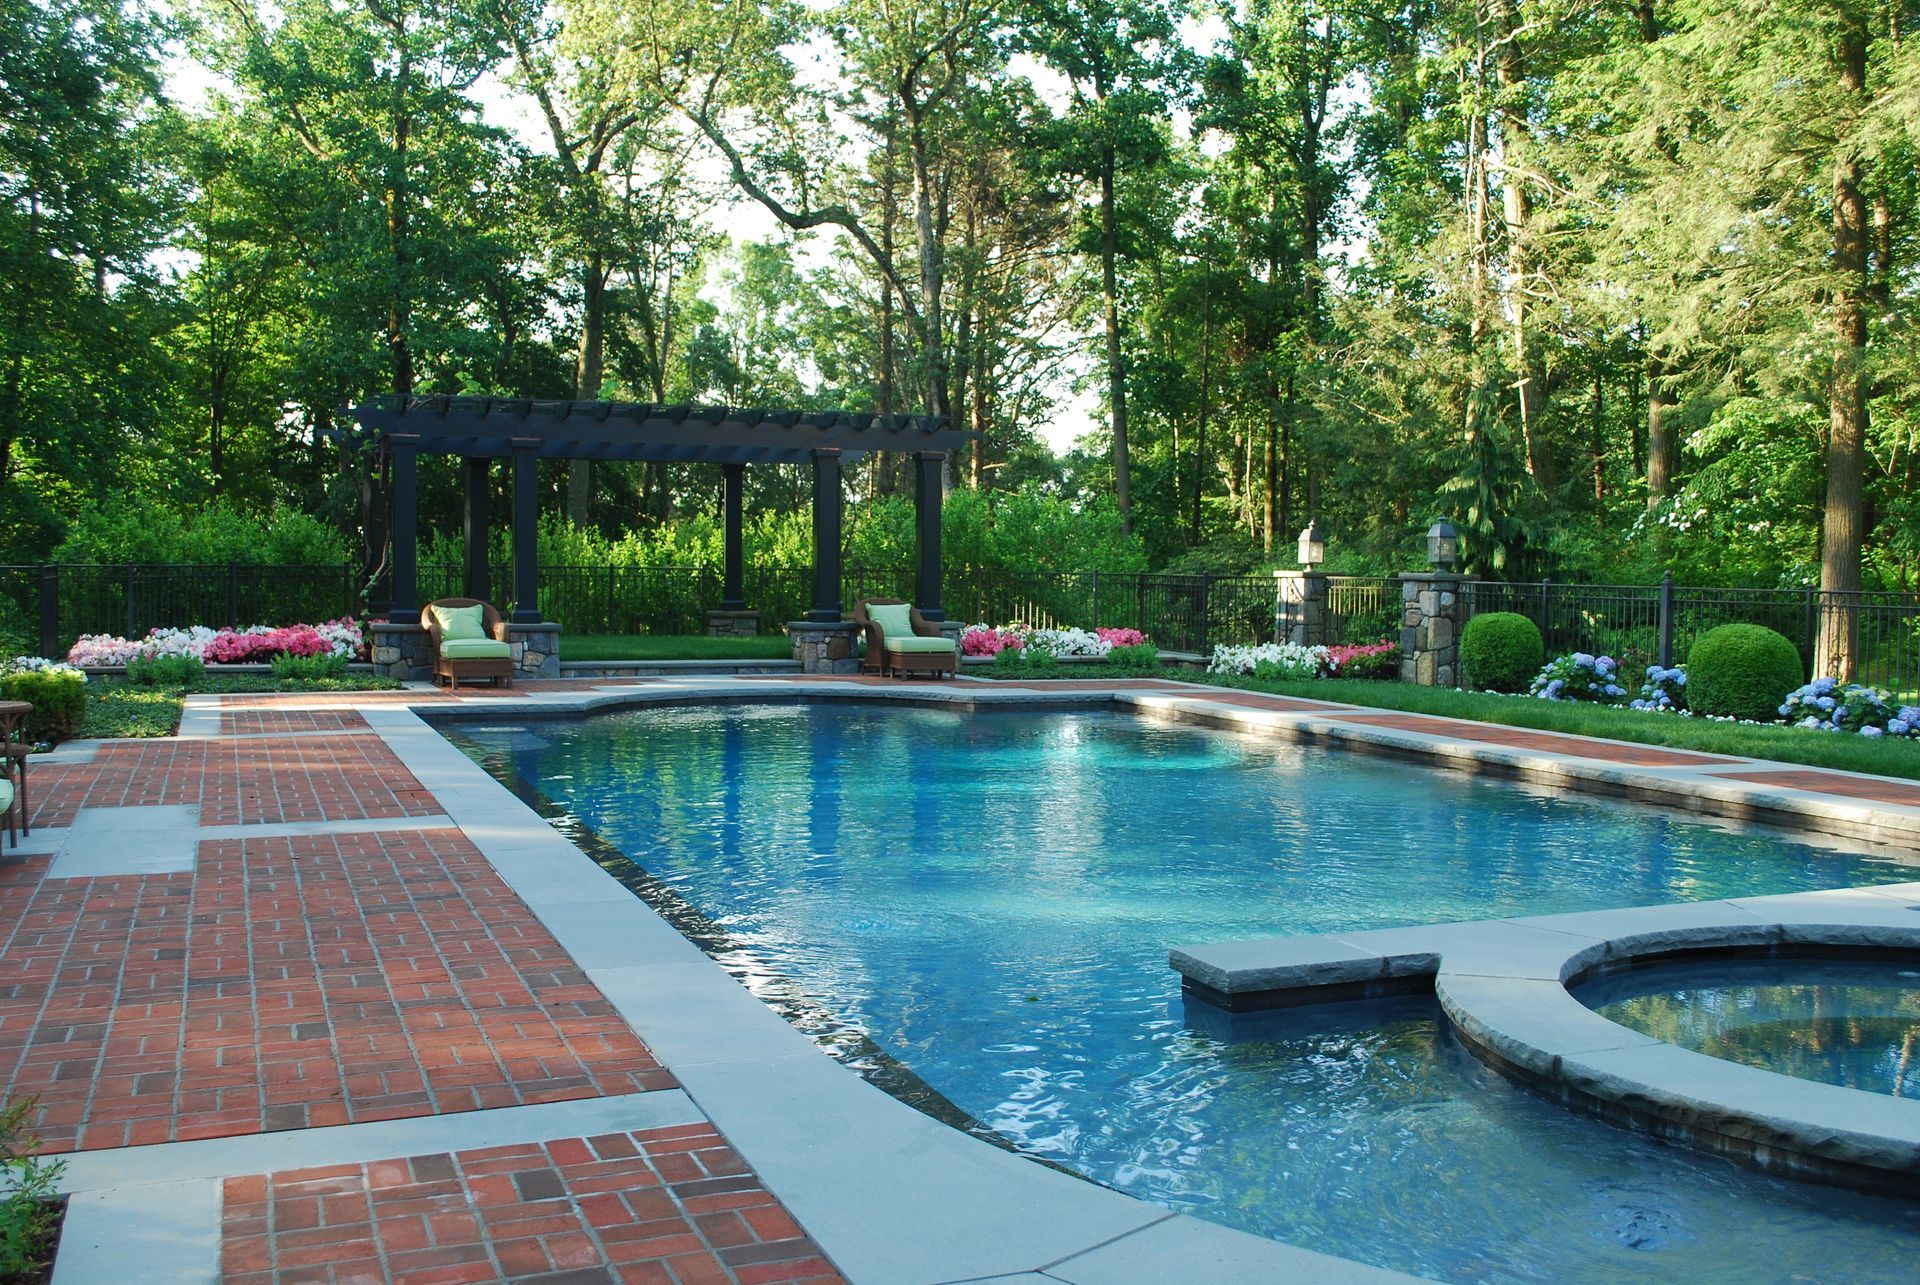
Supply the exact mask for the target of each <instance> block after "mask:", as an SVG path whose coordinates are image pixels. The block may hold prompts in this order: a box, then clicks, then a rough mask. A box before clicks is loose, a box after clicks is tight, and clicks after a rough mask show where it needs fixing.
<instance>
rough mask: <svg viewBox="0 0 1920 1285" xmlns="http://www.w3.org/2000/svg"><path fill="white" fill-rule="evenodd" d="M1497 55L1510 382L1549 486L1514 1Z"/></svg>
mask: <svg viewBox="0 0 1920 1285" xmlns="http://www.w3.org/2000/svg"><path fill="white" fill-rule="evenodd" d="M1498 21H1499V37H1500V44H1499V52H1498V53H1497V55H1496V56H1495V59H1494V72H1495V75H1496V77H1497V78H1498V81H1499V85H1500V97H1499V100H1498V101H1499V115H1500V150H1501V167H1500V205H1501V212H1502V214H1503V216H1504V218H1505V223H1506V237H1507V281H1508V282H1509V287H1508V296H1507V312H1508V315H1509V316H1510V318H1511V320H1512V330H1513V369H1514V382H1515V385H1516V390H1517V392H1518V394H1519V397H1518V403H1519V408H1520V436H1521V441H1522V442H1523V443H1524V444H1525V447H1526V459H1527V473H1528V475H1529V476H1531V477H1532V478H1533V479H1534V480H1535V481H1536V482H1538V483H1540V485H1541V486H1543V487H1546V486H1551V485H1552V479H1551V478H1549V477H1547V476H1546V472H1547V468H1548V461H1547V454H1546V446H1545V442H1544V440H1543V433H1544V431H1545V427H1546V425H1545V423H1544V422H1543V420H1542V415H1543V412H1544V411H1545V408H1546V388H1547V384H1546V379H1545V377H1544V375H1543V374H1542V372H1541V370H1540V354H1539V346H1538V344H1537V342H1536V341H1535V339H1534V336H1533V335H1532V334H1531V333H1530V332H1529V330H1528V324H1527V319H1528V311H1527V304H1528V295H1527V291H1528V290H1529V289H1530V288H1531V280H1532V276H1533V271H1534V262H1533V247H1532V241H1531V226H1530V225H1531V222H1532V219H1533V197H1532V195H1531V194H1530V193H1529V192H1528V191H1527V180H1526V165H1527V150H1528V149H1527V144H1528V142H1529V141H1530V137H1531V135H1530V130H1531V128H1532V126H1531V124H1530V123H1529V121H1528V120H1527V104H1526V85H1527V73H1526V63H1525V60H1524V57H1523V55H1522V53H1521V49H1520V27H1521V23H1520V11H1519V5H1518V4H1517V3H1516V0H1500V3H1499V6H1498Z"/></svg>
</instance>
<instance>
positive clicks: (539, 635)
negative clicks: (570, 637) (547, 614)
mask: <svg viewBox="0 0 1920 1285" xmlns="http://www.w3.org/2000/svg"><path fill="white" fill-rule="evenodd" d="M507 646H509V647H511V648H512V649H513V673H514V677H516V678H558V677H560V626H559V625H557V624H555V623H554V622H553V621H551V620H543V621H540V622H539V623H537V624H522V623H520V622H518V621H511V620H510V621H508V622H507Z"/></svg>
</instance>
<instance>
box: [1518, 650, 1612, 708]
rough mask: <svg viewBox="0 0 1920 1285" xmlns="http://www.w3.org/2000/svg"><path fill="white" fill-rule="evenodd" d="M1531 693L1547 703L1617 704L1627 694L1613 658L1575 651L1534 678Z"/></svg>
mask: <svg viewBox="0 0 1920 1285" xmlns="http://www.w3.org/2000/svg"><path fill="white" fill-rule="evenodd" d="M1527 691H1528V693H1529V694H1531V695H1533V696H1537V697H1539V698H1540V699H1541V700H1545V701H1598V702H1599V703H1601V704H1603V705H1613V704H1617V703H1618V702H1619V700H1620V699H1621V697H1623V696H1625V695H1626V694H1627V689H1626V688H1624V687H1622V686H1621V685H1620V663H1619V662H1618V661H1616V660H1615V659H1614V658H1613V657H1611V656H1594V655H1591V654H1589V653H1587V652H1584V651H1576V652H1574V653H1573V654H1572V655H1568V656H1555V657H1554V658H1553V659H1552V660H1550V661H1548V662H1547V663H1546V664H1545V665H1543V666H1542V667H1541V669H1540V672H1539V673H1538V674H1536V675H1534V679H1533V685H1532V686H1531V687H1529V688H1528V689H1527Z"/></svg>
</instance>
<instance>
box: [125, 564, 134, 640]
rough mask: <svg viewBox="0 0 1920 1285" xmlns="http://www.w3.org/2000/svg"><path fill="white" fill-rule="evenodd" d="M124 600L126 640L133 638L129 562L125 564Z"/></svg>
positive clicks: (131, 577)
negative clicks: (125, 599) (125, 608)
mask: <svg viewBox="0 0 1920 1285" xmlns="http://www.w3.org/2000/svg"><path fill="white" fill-rule="evenodd" d="M126 598H127V604H126V605H127V633H126V636H127V637H128V638H131V637H133V564H132V563H131V562H129V563H128V564H127V584H126Z"/></svg>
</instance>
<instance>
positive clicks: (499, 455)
mask: <svg viewBox="0 0 1920 1285" xmlns="http://www.w3.org/2000/svg"><path fill="white" fill-rule="evenodd" d="M353 416H354V418H355V419H356V420H357V421H358V422H359V424H360V426H361V428H362V429H363V430H364V431H366V432H367V433H370V434H374V435H377V436H378V437H379V438H380V439H381V440H382V441H383V442H384V443H385V444H386V446H387V448H388V449H389V451H390V452H391V456H392V460H393V489H392V493H391V499H392V506H393V527H392V538H393V560H392V563H393V607H392V610H391V612H390V614H389V617H388V618H389V619H390V620H393V621H395V622H404V621H410V620H415V619H417V618H418V616H419V611H420V605H419V603H418V602H417V601H416V598H417V596H418V589H417V584H416V576H417V568H418V561H417V552H418V550H417V546H418V541H419V519H418V512H417V506H418V502H419V494H418V488H417V486H416V481H415V465H416V460H417V457H418V456H419V455H420V454H421V453H422V452H425V453H427V454H433V455H456V456H459V457H460V458H461V459H462V460H464V461H465V474H466V478H465V480H466V563H467V566H466V582H467V593H468V595H469V596H471V597H476V598H478V597H484V596H485V593H486V561H487V557H486V546H487V537H486V532H487V497H488V493H489V489H490V487H489V470H490V468H491V464H492V461H494V460H497V459H507V460H512V461H513V594H514V609H513V613H512V619H513V621H515V622H517V623H528V624H531V623H538V622H539V621H540V620H541V619H542V618H543V617H542V614H541V610H540V605H539V561H538V556H537V548H536V544H535V520H536V517H537V515H538V508H539V486H538V473H537V465H538V461H540V460H543V459H561V460H639V461H664V462H670V463H706V464H718V465H720V466H721V471H722V476H723V479H724V497H725V498H724V503H723V506H722V508H723V521H724V526H725V531H726V538H725V544H726V567H725V590H724V593H723V600H722V604H721V605H722V607H723V608H726V609H730V610H739V609H741V608H743V607H745V605H746V604H745V602H744V600H743V599H742V596H741V595H742V588H741V587H742V582H743V578H744V575H743V571H744V556H743V547H742V546H743V536H742V526H743V521H742V519H743V514H742V505H741V490H742V483H743V478H744V473H745V469H746V466H747V465H749V464H810V465H811V466H812V468H813V533H814V573H813V608H812V610H810V611H809V612H808V613H807V618H808V619H809V620H811V621H815V622H818V623H831V622H834V621H838V620H839V619H840V610H841V606H840V538H841V508H842V497H841V490H840V471H841V466H842V464H843V462H845V461H847V460H850V459H858V458H859V457H860V456H862V455H865V454H867V453H868V452H871V451H905V452H909V453H911V454H912V455H913V457H914V460H915V466H916V472H915V482H916V485H915V488H914V503H915V506H916V510H917V516H918V524H917V525H918V531H919V546H920V548H919V554H920V558H919V563H920V565H919V570H918V575H917V577H916V584H915V594H914V597H915V600H916V605H917V606H918V607H919V608H920V610H921V612H922V614H923V615H926V616H927V617H928V618H929V619H933V620H939V619H943V618H944V613H943V612H942V611H941V610H940V503H941V499H942V494H943V484H942V480H941V472H942V466H943V464H944V462H945V461H946V459H947V456H948V454H949V453H950V452H952V451H955V450H959V449H962V448H964V447H965V446H966V445H967V444H968V443H970V442H971V441H972V440H973V438H974V436H975V434H973V433H971V432H967V431H965V430H962V429H956V428H953V427H951V426H949V425H948V424H947V422H946V421H945V420H944V419H936V418H931V417H926V416H918V415H857V414H850V413H847V412H844V411H787V410H738V409H731V408H727V407H705V406H659V405H653V404H650V403H645V402H582V401H533V400H527V399H522V398H506V397H397V396H391V395H389V396H384V397H376V398H373V399H372V400H370V401H367V402H365V403H363V404H361V405H360V406H357V407H355V408H354V411H353Z"/></svg>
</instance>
